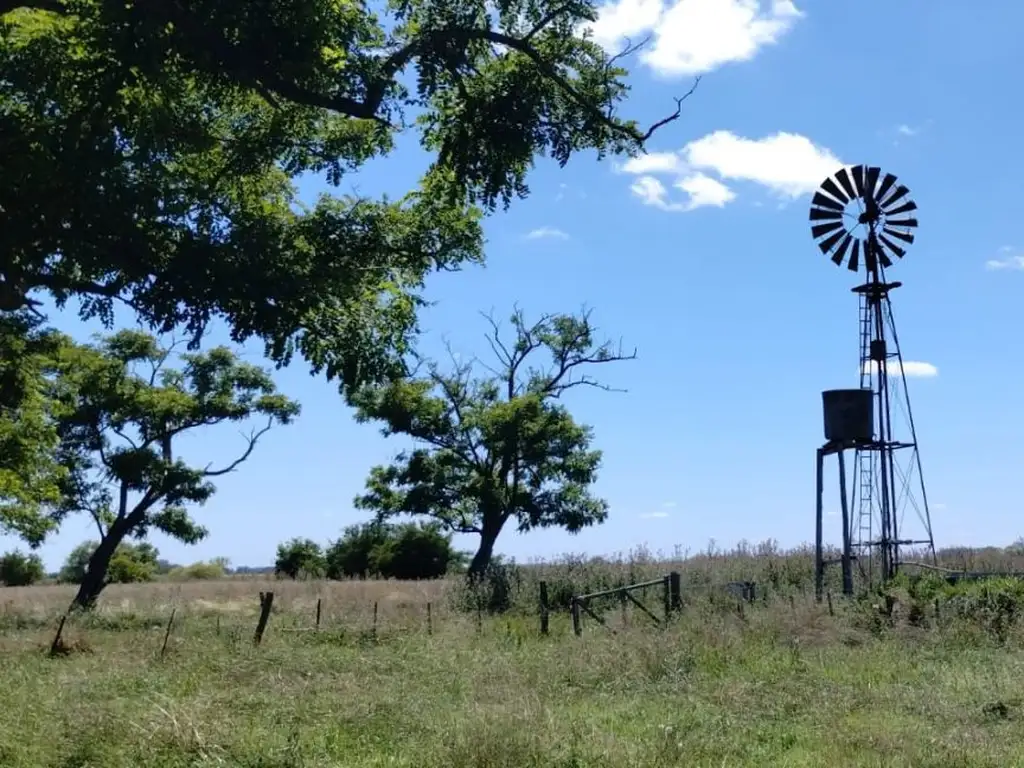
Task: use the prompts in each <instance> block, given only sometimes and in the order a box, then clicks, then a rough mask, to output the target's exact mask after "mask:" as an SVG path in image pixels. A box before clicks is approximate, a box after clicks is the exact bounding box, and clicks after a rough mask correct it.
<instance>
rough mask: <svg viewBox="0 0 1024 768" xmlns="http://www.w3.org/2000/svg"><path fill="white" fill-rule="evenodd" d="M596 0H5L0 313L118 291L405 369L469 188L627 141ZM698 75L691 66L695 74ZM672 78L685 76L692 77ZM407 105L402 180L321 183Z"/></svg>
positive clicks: (345, 363) (377, 141) (385, 142)
mask: <svg viewBox="0 0 1024 768" xmlns="http://www.w3.org/2000/svg"><path fill="white" fill-rule="evenodd" d="M594 18H595V9H594V6H593V4H592V2H590V0H569V1H568V2H562V0H508V2H503V3H501V4H499V5H498V6H490V5H487V4H485V3H483V2H481V0H444V2H439V1H438V0H402V1H401V2H399V1H398V0H396V1H395V2H391V3H389V4H387V6H386V7H385V8H383V9H382V8H380V7H378V6H374V7H371V6H370V5H367V4H363V3H350V2H337V0H244V1H243V0H216V2H214V0H169V1H168V2H155V3H133V2H128V3H125V2H114V1H113V0H0V72H3V77H2V78H0V140H2V143H3V146H4V152H3V153H2V155H0V178H2V179H3V184H2V185H0V211H2V212H3V226H2V227H0V253H3V254H4V259H3V263H2V265H0V311H14V310H19V309H21V308H25V307H29V308H32V309H36V310H37V309H38V306H39V297H40V295H41V294H48V295H49V296H51V297H52V298H53V299H55V300H56V302H57V304H58V306H60V307H63V306H64V304H65V303H66V302H67V301H68V300H69V299H71V298H77V299H78V300H79V309H80V313H81V314H82V316H83V317H98V318H100V319H101V320H103V321H104V322H105V323H107V325H108V327H109V325H110V323H111V321H112V310H113V308H114V306H115V305H116V304H118V303H123V304H125V305H127V306H128V307H130V308H131V309H133V310H134V311H135V312H136V313H137V315H138V317H139V318H140V319H141V320H143V321H145V322H147V323H149V324H150V325H151V326H152V327H153V328H154V329H155V330H158V331H160V332H167V331H170V330H171V329H173V328H181V327H183V328H185V329H187V331H188V334H189V336H190V338H191V343H192V345H193V347H192V348H193V349H195V348H196V345H198V341H199V337H200V335H201V332H202V330H203V329H204V328H205V327H206V326H207V324H208V322H209V321H210V320H211V319H212V318H216V317H222V318H225V319H226V320H227V322H228V323H229V325H230V326H231V328H232V333H233V340H234V341H236V342H240V341H243V340H245V339H249V338H258V339H261V340H263V342H264V343H265V345H266V350H267V353H268V356H269V357H270V358H272V359H273V360H274V361H275V362H278V363H281V364H284V363H287V362H288V361H289V360H290V359H291V357H292V356H293V354H294V353H295V352H299V353H300V354H301V355H303V356H304V357H305V358H306V360H307V361H308V362H309V363H310V365H311V367H312V369H313V370H314V371H317V372H320V371H326V373H327V375H328V376H329V377H332V378H334V377H337V378H339V379H340V381H341V383H342V384H344V385H348V386H356V385H359V384H361V383H365V382H375V381H380V380H383V379H387V378H389V377H391V376H394V375H398V374H401V373H404V366H403V360H404V359H405V352H406V351H407V349H408V345H409V344H410V342H411V339H412V337H413V334H414V333H415V330H416V309H417V307H418V306H419V304H420V303H421V298H420V295H419V291H420V289H421V287H422V284H423V280H424V278H425V277H426V275H427V274H429V273H430V272H432V271H434V270H438V269H455V268H457V267H458V266H459V265H462V264H465V263H472V262H478V261H480V260H481V259H482V242H483V236H482V230H481V227H480V221H479V215H480V211H479V210H478V208H477V206H482V207H483V208H484V209H487V210H493V209H495V208H496V207H497V206H498V205H504V206H507V205H508V204H509V203H510V201H511V200H512V199H513V198H515V197H523V196H525V195H526V194H527V193H528V191H529V190H528V187H527V184H526V176H527V171H528V170H529V168H530V167H531V165H532V163H533V161H534V158H535V157H536V156H537V155H547V156H550V157H552V158H554V159H555V160H556V161H557V162H559V163H560V164H562V165H564V164H565V163H566V162H568V160H569V159H570V158H571V157H572V156H573V155H574V154H577V153H578V152H580V151H584V150H590V149H593V150H596V151H597V153H598V155H599V156H600V155H604V154H607V153H614V154H621V153H626V154H635V153H637V152H639V151H642V149H643V146H644V143H645V141H646V140H647V138H648V137H649V136H650V135H651V134H652V132H653V131H654V130H655V129H657V128H658V127H660V126H662V125H665V124H667V123H669V122H671V121H673V120H675V119H676V118H677V117H678V116H679V115H680V109H681V103H682V101H683V99H685V98H686V97H685V96H684V97H682V98H680V99H677V104H676V109H675V111H674V112H673V113H672V114H670V115H668V116H667V117H666V118H664V119H662V120H660V121H658V122H657V123H655V125H654V126H652V128H651V129H649V130H646V131H645V130H642V129H640V128H639V127H637V125H636V124H635V123H634V122H633V121H630V120H624V119H622V118H620V117H619V116H618V115H617V109H618V107H619V106H620V104H621V102H622V101H623V99H624V98H625V96H626V94H627V92H628V87H627V85H626V84H625V80H624V78H625V76H626V71H625V70H624V69H623V68H622V67H621V57H622V56H623V55H627V54H629V53H632V52H633V51H635V50H636V48H635V47H631V48H628V49H627V50H624V51H622V52H620V53H618V54H616V55H609V54H608V53H606V52H605V51H604V50H603V49H602V48H601V47H600V46H599V45H597V44H596V43H595V42H594V41H593V40H592V39H591V37H590V35H589V33H587V32H584V31H583V30H584V29H585V27H586V22H588V21H592V20H593V19H594ZM691 92H692V89H691ZM687 95H688V94H687ZM411 127H415V128H418V130H419V136H420V142H421V145H422V147H423V148H424V149H426V150H427V151H428V152H429V153H430V154H431V155H432V157H433V162H432V164H431V165H430V167H429V169H428V171H427V172H426V174H425V176H424V177H423V179H422V181H421V183H420V185H419V186H418V187H417V188H416V189H415V190H414V191H413V192H411V193H410V194H409V195H407V196H405V197H402V198H400V199H397V200H391V199H389V198H387V197H384V198H381V199H379V200H373V199H367V198H363V197H360V196H356V195H350V196H345V197H332V196H324V197H322V198H321V199H320V200H319V201H318V202H317V203H316V204H315V205H313V206H311V207H309V206H302V205H300V204H299V202H298V200H297V197H296V188H295V184H294V181H295V180H296V179H297V178H299V177H300V176H304V175H308V174H315V175H318V176H321V177H326V179H327V180H328V182H329V183H331V184H333V185H334V186H338V185H339V184H340V183H341V181H342V180H343V179H346V178H347V177H348V176H349V175H350V174H352V173H354V172H356V171H358V170H360V169H361V168H363V167H364V166H365V164H366V162H367V161H369V160H371V159H373V158H376V157H378V156H382V155H387V154H389V153H390V152H391V151H392V150H393V149H394V138H395V136H396V135H398V134H399V133H400V132H403V131H406V130H407V129H408V128H411Z"/></svg>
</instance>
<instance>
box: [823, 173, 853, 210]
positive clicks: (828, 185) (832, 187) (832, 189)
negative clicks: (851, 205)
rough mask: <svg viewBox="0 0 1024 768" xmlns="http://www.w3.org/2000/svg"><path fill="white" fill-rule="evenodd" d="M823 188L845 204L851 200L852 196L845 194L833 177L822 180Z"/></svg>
mask: <svg viewBox="0 0 1024 768" xmlns="http://www.w3.org/2000/svg"><path fill="white" fill-rule="evenodd" d="M821 188H822V189H824V190H825V191H826V192H828V193H829V194H830V195H832V197H834V198H835V199H836V200H839V201H840V202H841V203H843V205H846V203H848V202H850V198H848V197H847V196H846V195H844V194H843V191H842V190H841V189H840V188H839V187H838V186H836V183H835V182H834V181H832V179H825V180H824V181H823V182H821Z"/></svg>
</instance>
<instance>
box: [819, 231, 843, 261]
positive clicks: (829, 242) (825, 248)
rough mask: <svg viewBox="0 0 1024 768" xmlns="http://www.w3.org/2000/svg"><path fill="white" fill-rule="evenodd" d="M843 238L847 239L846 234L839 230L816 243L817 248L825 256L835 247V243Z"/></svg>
mask: <svg viewBox="0 0 1024 768" xmlns="http://www.w3.org/2000/svg"><path fill="white" fill-rule="evenodd" d="M844 237H847V232H846V230H845V229H840V230H839V231H838V232H836V233H835V234H832V235H829V236H828V237H826V238H825V239H824V240H822V241H821V242H820V243H818V247H819V248H820V249H821V252H822V253H824V254H825V255H826V256H827V255H828V252H829V251H831V250H832V249H833V248H835V247H836V243H838V242H839V241H840V240H842V239H843V238H844Z"/></svg>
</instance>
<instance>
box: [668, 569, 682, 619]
mask: <svg viewBox="0 0 1024 768" xmlns="http://www.w3.org/2000/svg"><path fill="white" fill-rule="evenodd" d="M668 599H669V608H671V609H672V610H673V611H681V610H682V609H683V577H682V576H681V575H680V574H679V571H672V572H671V573H670V574H669V575H668Z"/></svg>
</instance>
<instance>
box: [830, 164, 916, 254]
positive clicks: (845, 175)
mask: <svg viewBox="0 0 1024 768" xmlns="http://www.w3.org/2000/svg"><path fill="white" fill-rule="evenodd" d="M909 194H910V190H909V189H907V187H906V186H904V185H903V184H901V183H900V182H899V179H897V178H896V177H895V176H894V175H893V174H891V173H883V171H882V169H881V168H877V167H875V166H865V165H855V166H853V167H852V168H840V169H839V170H838V171H836V172H835V173H834V174H832V175H831V176H829V177H828V178H827V179H825V180H824V181H823V182H822V183H821V186H820V187H819V188H818V191H817V192H815V193H814V197H813V198H812V199H811V211H810V221H811V235H812V236H813V237H814V239H815V241H816V242H817V244H818V248H819V249H820V250H821V252H822V253H823V254H825V255H826V256H828V257H829V258H831V259H832V261H833V262H834V263H835V264H836V266H842V265H843V264H844V263H845V264H846V266H847V268H848V269H849V270H850V271H851V272H857V271H859V270H860V269H861V267H862V266H863V267H864V269H865V270H867V271H868V272H869V273H871V272H874V271H875V270H876V268H877V266H878V265H879V264H881V265H882V266H883V267H890V266H892V264H893V262H894V261H896V260H897V259H902V258H903V257H904V256H905V255H906V253H907V251H906V246H908V245H910V244H912V243H913V242H914V230H915V229H917V219H916V218H914V215H915V214H914V211H916V210H917V203H915V202H914V201H913V200H911V199H910V197H909Z"/></svg>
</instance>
